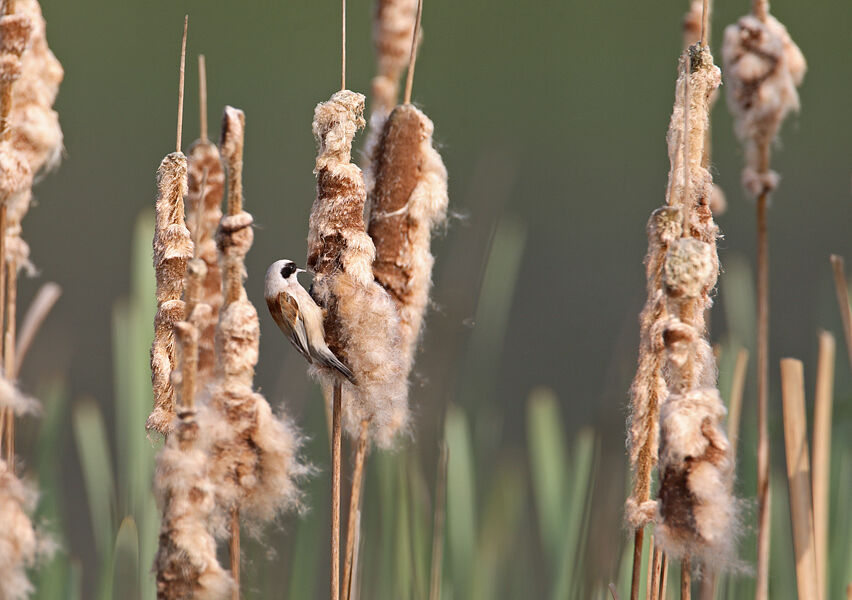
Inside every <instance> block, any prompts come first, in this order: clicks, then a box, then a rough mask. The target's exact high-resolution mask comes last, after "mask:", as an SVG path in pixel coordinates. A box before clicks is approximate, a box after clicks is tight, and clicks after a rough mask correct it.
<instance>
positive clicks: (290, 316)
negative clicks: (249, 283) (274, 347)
mask: <svg viewBox="0 0 852 600" xmlns="http://www.w3.org/2000/svg"><path fill="white" fill-rule="evenodd" d="M266 304H267V306H268V307H269V312H270V314H271V315H272V318H273V319H274V320H275V322H276V323H277V324H278V327H279V328H280V329H281V331H283V332H284V334H285V335H286V336H287V337H288V338H290V342H291V343H292V344H293V346H295V348H296V350H298V351H299V352H300V353H301V354H302V356H304V357H305V358H306V359H307V360H308V362H309V363H310V362H313V360H312V359H311V353H310V350H309V347H308V333H307V332H306V331H305V321H304V319H303V318H302V314H301V312H300V311H299V304H298V302H296V300H295V298H293V297H292V296H291V295H290V294H288V293H287V292H279V294H278V296H276V297H275V298H274V299H269V298H267V300H266Z"/></svg>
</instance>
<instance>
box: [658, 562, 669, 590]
mask: <svg viewBox="0 0 852 600" xmlns="http://www.w3.org/2000/svg"><path fill="white" fill-rule="evenodd" d="M668 585H669V557H668V556H666V554H665V552H664V553H663V558H662V559H661V561H660V597H659V600H665V598H666V590H667V588H668Z"/></svg>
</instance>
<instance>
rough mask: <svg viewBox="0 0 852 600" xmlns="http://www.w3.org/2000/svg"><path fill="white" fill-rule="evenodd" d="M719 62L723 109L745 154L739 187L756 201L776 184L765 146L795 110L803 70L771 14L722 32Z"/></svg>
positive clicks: (783, 29) (797, 54)
mask: <svg viewBox="0 0 852 600" xmlns="http://www.w3.org/2000/svg"><path fill="white" fill-rule="evenodd" d="M722 57H723V60H724V62H725V75H726V80H727V84H728V106H729V107H730V109H731V113H732V114H733V116H734V122H735V131H736V133H737V136H738V137H739V138H740V139H741V140H742V141H743V143H744V145H745V150H746V167H745V169H744V171H743V183H744V185H745V187H746V189H747V190H748V191H749V192H750V193H751V194H753V195H754V196H759V195H761V194H763V193H768V192H771V191H772V190H773V189H774V188H775V187H776V186H777V184H778V176H777V174H775V173H773V172H771V171H770V170H769V146H770V144H771V143H772V141H773V140H774V139H775V137H776V136H777V134H778V130H779V128H780V127H781V123H782V121H783V120H784V118H785V117H786V116H787V115H788V114H789V113H790V112H791V111H797V110H799V94H798V92H797V91H796V88H797V87H798V86H799V85H801V83H802V80H803V79H804V76H805V71H806V70H807V65H806V62H805V57H804V55H803V54H802V52H801V50H799V47H798V46H796V44H795V43H794V42H793V40H792V38H791V37H790V34H789V33H788V32H787V28H786V27H784V25H782V24H781V23H780V22H779V21H778V20H777V19H776V18H775V17H773V16H772V15H766V20H765V21H762V20H761V19H759V18H758V17H756V16H754V15H746V16H744V17H742V18H740V20H739V21H737V23H735V24H733V25H729V26H728V27H727V28H725V40H724V43H723V46H722Z"/></svg>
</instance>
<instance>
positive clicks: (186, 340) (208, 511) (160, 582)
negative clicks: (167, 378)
mask: <svg viewBox="0 0 852 600" xmlns="http://www.w3.org/2000/svg"><path fill="white" fill-rule="evenodd" d="M205 271H206V266H205V264H204V261H202V260H200V259H198V258H195V259H193V260H192V261H190V263H189V266H188V268H187V283H186V299H185V300H186V306H187V313H188V314H187V315H186V320H184V321H179V322H178V323H176V324H175V332H176V334H177V338H178V342H179V348H180V352H179V355H180V370H179V371H177V370H176V371H174V372H173V373H172V380H173V384H174V386H175V387H176V388H177V389H179V390H180V394H179V399H180V405H179V407H178V412H177V419H176V424H175V427H174V431H173V433H172V435H170V436H169V437H168V439H167V440H166V445H165V447H164V448H163V450H162V451H161V452H160V453H159V454H158V455H157V468H156V471H155V477H154V489H155V492H156V496H157V503H158V505H159V507H160V510H161V511H162V513H163V519H162V523H161V527H160V546H159V550H158V551H157V556H156V558H155V559H154V567H155V569H156V571H157V597H158V598H162V599H164V600H172V599H178V598H209V599H224V598H227V597H229V596H230V594H231V593H232V591H233V589H234V581H233V579H232V578H231V576H230V575H229V574H228V572H227V571H225V570H224V569H223V568H222V567H221V565H220V564H219V562H218V560H217V558H216V539H215V537H214V536H213V531H221V530H223V529H224V524H223V523H222V519H221V515H219V514H218V513H217V511H216V510H215V509H216V503H215V491H214V488H213V484H212V482H211V481H210V479H209V477H208V474H207V470H208V456H207V454H206V453H205V452H204V448H203V440H201V439H200V437H201V432H200V429H199V424H198V422H197V421H196V409H195V406H194V397H195V392H196V387H195V383H196V375H197V368H198V340H199V327H198V325H199V324H200V323H201V322H203V321H204V320H205V319H206V318H207V317H208V314H207V313H209V308H208V307H207V306H206V305H204V304H198V303H197V301H198V296H199V292H200V288H201V284H202V280H203V279H204V276H205V274H206V273H205Z"/></svg>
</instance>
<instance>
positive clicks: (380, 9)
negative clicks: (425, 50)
mask: <svg viewBox="0 0 852 600" xmlns="http://www.w3.org/2000/svg"><path fill="white" fill-rule="evenodd" d="M416 16H417V0H377V1H376V8H375V13H374V17H373V45H374V47H375V51H376V62H377V66H378V69H377V70H378V74H377V75H376V76H375V77H374V78H373V84H372V97H371V98H370V111H371V114H370V127H371V128H373V127H374V123H373V118H377V119H379V121H377V122H376V123H375V126H376V127H377V128H378V129H379V131H381V126H382V125H383V121H384V119H386V118H387V116H388V115H389V114H390V112H391V111H392V110H393V109H394V107H395V106H396V105H397V99H398V97H399V80H400V76H401V75H402V72H403V70H405V67H406V65H408V56H409V52H410V51H411V38H412V35H413V33H414V23H415V20H416Z"/></svg>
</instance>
